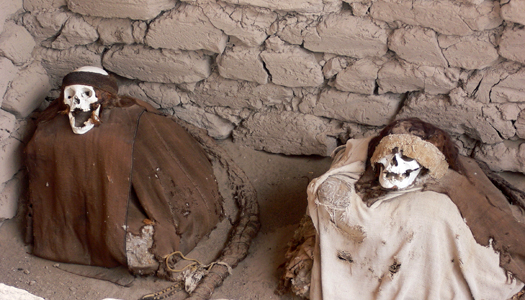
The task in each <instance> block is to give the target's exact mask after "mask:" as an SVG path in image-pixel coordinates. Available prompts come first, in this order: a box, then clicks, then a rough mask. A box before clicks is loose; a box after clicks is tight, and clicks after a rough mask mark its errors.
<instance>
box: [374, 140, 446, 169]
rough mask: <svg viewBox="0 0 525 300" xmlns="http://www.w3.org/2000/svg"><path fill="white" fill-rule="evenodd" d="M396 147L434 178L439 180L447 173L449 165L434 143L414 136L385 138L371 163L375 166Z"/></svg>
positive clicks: (378, 146)
mask: <svg viewBox="0 0 525 300" xmlns="http://www.w3.org/2000/svg"><path fill="white" fill-rule="evenodd" d="M396 147H397V148H398V149H399V150H400V151H402V152H403V155H406V156H408V157H410V158H412V159H415V160H417V162H418V163H419V164H420V165H422V166H423V167H425V168H427V169H428V170H429V173H430V176H432V178H435V179H439V178H441V177H443V175H445V173H446V172H447V169H448V163H447V161H446V160H445V155H443V153H441V151H439V149H438V148H437V147H436V146H434V145H433V144H432V143H429V142H426V141H424V140H422V139H421V138H420V137H417V136H415V135H412V134H391V135H388V136H385V137H384V138H383V139H381V142H379V144H378V145H377V148H376V150H375V151H374V154H373V155H372V158H371V159H370V162H371V163H372V165H374V164H375V163H377V162H378V161H379V160H381V158H383V157H385V156H386V155H388V154H391V153H392V150H393V149H394V148H396Z"/></svg>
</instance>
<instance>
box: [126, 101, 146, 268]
mask: <svg viewBox="0 0 525 300" xmlns="http://www.w3.org/2000/svg"><path fill="white" fill-rule="evenodd" d="M145 112H146V110H145V109H143V110H142V112H141V113H140V115H139V117H138V118H137V122H136V126H135V132H134V133H133V142H132V144H131V168H130V172H129V186H128V201H127V205H126V221H125V222H126V223H125V231H126V233H124V235H126V234H127V233H128V215H129V202H130V199H131V192H132V189H133V156H134V154H135V140H136V138H137V133H138V131H139V125H140V119H142V115H143V114H144V113H145ZM128 115H129V113H128ZM127 247H128V245H127V239H126V238H124V253H125V256H126V264H127V263H128V258H127V251H126V250H127Z"/></svg>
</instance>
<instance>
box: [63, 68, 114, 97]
mask: <svg viewBox="0 0 525 300" xmlns="http://www.w3.org/2000/svg"><path fill="white" fill-rule="evenodd" d="M74 84H81V85H89V86H92V87H95V88H98V89H101V90H103V91H106V92H110V93H113V94H117V93H118V84H117V80H116V79H115V78H114V77H113V76H112V75H103V74H98V73H93V72H71V73H69V74H67V75H66V76H65V77H64V79H62V90H64V87H66V86H68V85H74Z"/></svg>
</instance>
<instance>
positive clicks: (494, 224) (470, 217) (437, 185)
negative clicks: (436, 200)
mask: <svg viewBox="0 0 525 300" xmlns="http://www.w3.org/2000/svg"><path fill="white" fill-rule="evenodd" d="M458 159H459V161H460V163H461V164H462V165H463V167H464V172H465V175H461V174H459V173H458V172H456V171H454V170H452V169H449V170H448V171H447V173H446V174H445V176H444V177H442V178H441V179H440V180H439V181H436V182H434V183H429V184H426V185H425V190H431V191H435V192H439V193H444V194H447V195H448V196H449V197H450V198H451V199H452V201H453V202H454V203H455V204H456V206H457V207H458V209H459V211H460V213H461V215H462V216H463V218H465V220H466V222H467V225H468V226H469V228H470V230H471V231H472V234H473V235H474V238H475V239H476V242H478V243H479V244H480V245H483V246H489V245H490V244H491V242H492V246H493V247H494V250H496V251H497V252H498V253H499V255H500V266H501V267H502V268H504V269H505V270H507V271H508V272H510V273H512V274H513V275H514V276H515V277H516V278H518V279H519V280H521V281H522V282H525V247H524V245H525V223H523V222H524V220H523V219H521V220H518V219H517V218H515V217H514V216H513V213H512V211H511V204H509V202H508V200H507V198H506V197H505V195H504V194H503V193H502V192H501V191H500V190H499V189H498V188H497V187H496V186H494V185H493V184H492V182H491V181H490V180H489V179H488V178H487V176H485V173H484V172H483V170H482V169H481V168H480V167H479V165H478V164H477V162H476V161H475V160H473V159H470V158H467V157H463V156H459V157H458Z"/></svg>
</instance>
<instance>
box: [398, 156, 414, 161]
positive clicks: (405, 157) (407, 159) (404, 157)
mask: <svg viewBox="0 0 525 300" xmlns="http://www.w3.org/2000/svg"><path fill="white" fill-rule="evenodd" d="M401 158H402V159H403V160H404V161H407V162H408V161H413V160H414V159H413V158H410V157H408V156H406V155H402V156H401Z"/></svg>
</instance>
